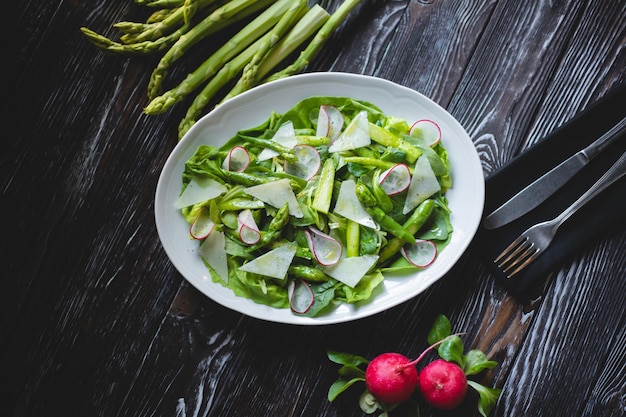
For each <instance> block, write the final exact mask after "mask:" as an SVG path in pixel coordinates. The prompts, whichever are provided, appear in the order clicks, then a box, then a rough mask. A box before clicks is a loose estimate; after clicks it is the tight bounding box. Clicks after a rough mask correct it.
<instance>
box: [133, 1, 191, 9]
mask: <svg viewBox="0 0 626 417" xmlns="http://www.w3.org/2000/svg"><path fill="white" fill-rule="evenodd" d="M135 3H136V4H138V5H140V6H148V7H170V8H172V7H180V6H182V5H183V4H184V3H185V0H135Z"/></svg>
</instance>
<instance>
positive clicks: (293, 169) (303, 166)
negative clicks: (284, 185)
mask: <svg viewBox="0 0 626 417" xmlns="http://www.w3.org/2000/svg"><path fill="white" fill-rule="evenodd" d="M293 152H294V153H295V154H296V159H297V161H296V162H289V161H285V172H286V173H287V174H290V175H294V176H296V177H298V178H302V179H305V180H307V181H308V180H310V179H311V178H313V177H314V176H315V175H317V173H318V171H319V170H320V167H321V165H322V158H321V157H320V153H319V152H318V151H317V149H315V148H314V147H313V146H310V145H297V146H294V148H293Z"/></svg>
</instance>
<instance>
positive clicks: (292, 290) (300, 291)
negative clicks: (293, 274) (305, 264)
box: [289, 279, 315, 314]
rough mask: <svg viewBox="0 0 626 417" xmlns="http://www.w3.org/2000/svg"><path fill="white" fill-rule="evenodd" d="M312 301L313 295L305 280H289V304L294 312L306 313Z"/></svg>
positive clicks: (313, 299)
mask: <svg viewBox="0 0 626 417" xmlns="http://www.w3.org/2000/svg"><path fill="white" fill-rule="evenodd" d="M314 301H315V295H314V294H313V290H312V289H311V286H310V285H309V284H308V283H307V282H306V281H304V280H301V279H298V280H294V281H291V284H290V286H289V306H290V307H291V310H292V311H293V312H294V313H298V314H304V313H306V312H307V311H309V309H310V308H311V306H312V305H313V302H314Z"/></svg>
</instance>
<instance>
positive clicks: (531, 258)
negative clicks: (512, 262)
mask: <svg viewBox="0 0 626 417" xmlns="http://www.w3.org/2000/svg"><path fill="white" fill-rule="evenodd" d="M540 253H541V251H540V250H539V249H535V251H534V252H533V253H531V254H530V256H528V258H526V259H525V260H524V262H522V263H521V264H520V265H518V267H517V268H515V269H514V270H513V271H511V273H508V272H507V271H504V273H505V274H506V277H507V278H512V277H513V275H515V274H517V273H518V272H520V271H522V270H523V269H524V268H526V267H527V266H528V265H529V264H530V263H531V262H532V261H534V260H535V259H537V257H538V256H539V254H540ZM509 268H510V267H509ZM509 268H507V270H508V269H509Z"/></svg>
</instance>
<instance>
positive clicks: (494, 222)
mask: <svg viewBox="0 0 626 417" xmlns="http://www.w3.org/2000/svg"><path fill="white" fill-rule="evenodd" d="M625 128H626V117H625V118H623V119H622V120H620V121H619V123H617V124H616V125H615V126H613V127H612V128H611V130H609V131H608V132H606V133H605V134H604V135H602V136H601V137H600V138H599V139H597V140H596V141H595V142H593V143H592V144H591V145H589V146H587V147H586V148H584V149H582V150H580V151H578V152H576V153H575V154H574V155H572V156H570V157H569V158H568V159H566V160H565V161H563V162H561V163H560V164H559V165H557V166H556V167H554V168H552V169H551V170H550V171H548V172H547V173H545V174H543V175H542V176H541V177H539V178H538V179H536V180H535V181H534V182H532V183H531V184H529V185H528V186H526V187H525V188H524V189H523V190H521V191H520V192H518V193H517V194H515V195H514V196H513V197H511V198H510V199H509V200H508V201H507V202H506V203H504V204H502V205H501V206H500V207H498V208H497V209H496V210H495V211H493V212H492V213H491V214H489V215H488V216H487V217H485V220H484V221H483V226H484V227H485V228H486V229H496V228H498V227H500V226H504V225H505V224H507V223H509V222H511V221H513V220H515V219H517V218H518V217H520V216H522V215H524V214H526V213H528V212H529V211H530V210H532V209H533V208H535V207H537V206H538V205H539V204H541V202H543V201H544V200H546V199H547V198H548V197H549V196H550V195H552V193H554V192H555V191H556V190H558V189H559V188H561V187H562V186H563V185H564V184H565V183H567V182H568V181H569V180H570V179H571V178H572V177H573V176H574V175H575V174H576V173H577V172H578V171H580V170H581V169H582V168H583V167H584V166H585V165H587V164H588V163H589V161H591V160H592V159H593V158H594V157H595V156H596V155H598V154H599V153H600V152H601V151H602V150H604V148H606V147H607V146H609V145H610V144H611V143H612V142H613V141H615V139H617V138H618V137H619V136H620V133H622V132H623V131H624V130H626V129H625Z"/></svg>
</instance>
